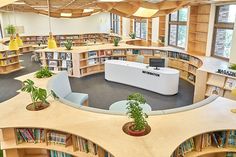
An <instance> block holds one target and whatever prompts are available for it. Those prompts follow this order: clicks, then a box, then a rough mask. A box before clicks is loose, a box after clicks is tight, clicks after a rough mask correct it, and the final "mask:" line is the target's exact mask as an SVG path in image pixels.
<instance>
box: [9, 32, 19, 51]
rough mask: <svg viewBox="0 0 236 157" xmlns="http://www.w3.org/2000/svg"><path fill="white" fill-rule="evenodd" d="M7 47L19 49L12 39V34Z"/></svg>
mask: <svg viewBox="0 0 236 157" xmlns="http://www.w3.org/2000/svg"><path fill="white" fill-rule="evenodd" d="M8 48H9V50H19V46H18V44H17V41H16V39H14V36H13V35H12V36H11V38H10V42H9V46H8Z"/></svg>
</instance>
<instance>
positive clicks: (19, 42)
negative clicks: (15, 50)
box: [16, 33, 23, 47]
mask: <svg viewBox="0 0 236 157" xmlns="http://www.w3.org/2000/svg"><path fill="white" fill-rule="evenodd" d="M16 42H17V44H18V46H19V47H21V46H23V42H22V40H21V38H20V36H19V33H16Z"/></svg>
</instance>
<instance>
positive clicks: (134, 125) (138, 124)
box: [127, 93, 148, 136]
mask: <svg viewBox="0 0 236 157" xmlns="http://www.w3.org/2000/svg"><path fill="white" fill-rule="evenodd" d="M127 100H128V103H127V110H128V111H127V115H128V116H129V118H132V119H133V121H132V122H131V123H130V125H129V126H128V134H130V135H133V136H143V135H144V134H145V131H146V127H147V126H148V123H147V121H146V118H148V115H147V114H146V113H144V112H143V109H142V108H141V107H140V104H145V103H146V100H145V98H144V97H143V96H142V95H141V94H140V93H134V94H131V95H129V96H128V98H127Z"/></svg>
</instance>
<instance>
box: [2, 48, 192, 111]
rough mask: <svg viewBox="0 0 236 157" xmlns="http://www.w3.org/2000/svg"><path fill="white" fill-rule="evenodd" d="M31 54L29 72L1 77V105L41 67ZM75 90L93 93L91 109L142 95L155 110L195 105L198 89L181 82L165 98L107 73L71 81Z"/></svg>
mask: <svg viewBox="0 0 236 157" xmlns="http://www.w3.org/2000/svg"><path fill="white" fill-rule="evenodd" d="M31 55H32V54H31V53H28V54H24V55H23V56H21V57H20V58H21V60H24V61H23V62H22V66H24V67H25V69H23V70H21V71H18V72H15V73H12V74H8V75H0V102H3V101H5V100H8V99H10V98H12V97H14V96H15V95H17V94H18V93H17V92H16V91H17V90H19V89H20V88H21V82H20V81H17V80H15V79H14V78H15V77H18V76H21V75H25V74H28V73H31V72H34V71H36V70H38V69H39V68H40V66H39V64H38V63H34V62H31V61H30V57H31ZM70 83H71V87H72V90H73V91H75V92H83V93H87V94H89V105H90V106H91V107H96V108H101V109H108V108H109V106H110V105H111V104H112V103H114V102H116V101H119V100H124V99H126V98H127V96H128V95H130V94H132V93H134V92H139V93H141V94H143V95H144V97H145V99H146V100H147V103H148V104H149V105H150V106H151V107H152V109H153V110H162V109H170V108H176V107H181V106H186V105H190V104H192V100H193V93H194V87H193V85H191V84H190V83H188V82H187V81H184V80H181V79H180V84H179V93H178V94H176V95H173V96H164V95H160V94H157V93H154V92H150V91H147V90H143V89H139V88H135V87H131V86H127V85H122V84H118V83H113V82H108V81H106V80H105V79H104V73H101V74H96V75H92V76H87V77H84V78H70Z"/></svg>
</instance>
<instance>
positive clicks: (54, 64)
mask: <svg viewBox="0 0 236 157" xmlns="http://www.w3.org/2000/svg"><path fill="white" fill-rule="evenodd" d="M57 66H58V61H51V60H49V61H48V67H53V68H55V67H57Z"/></svg>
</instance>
